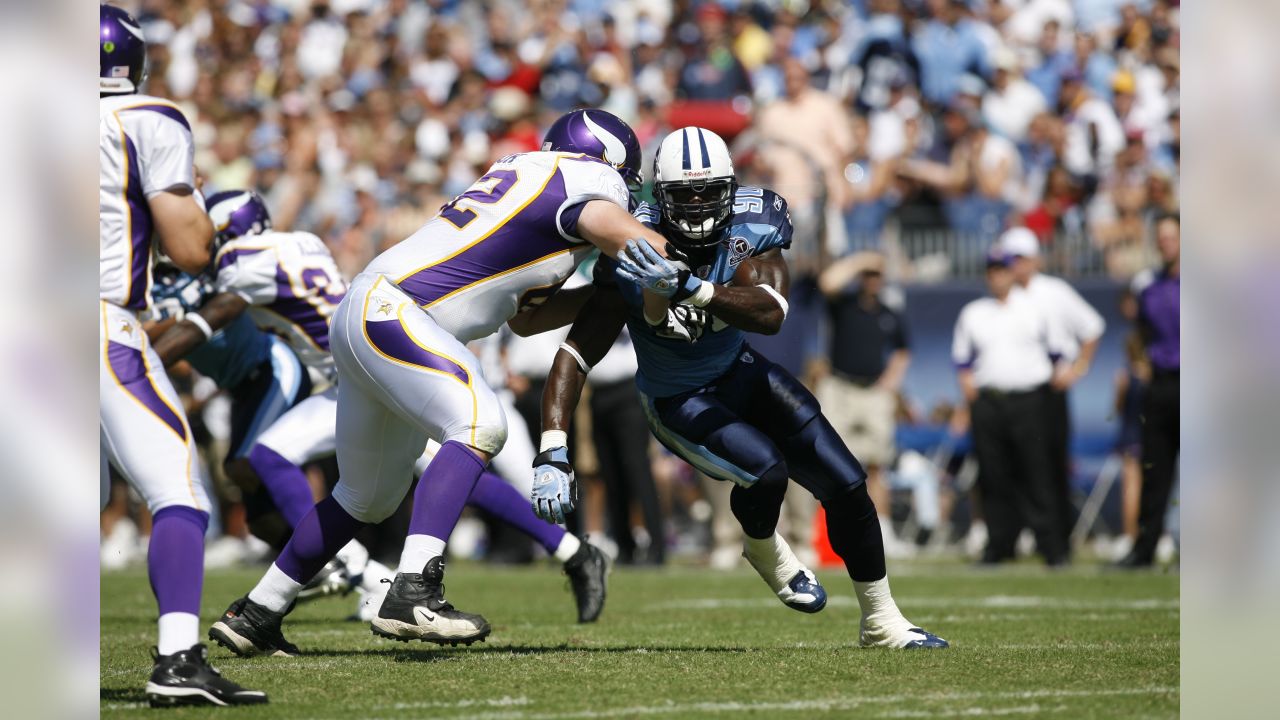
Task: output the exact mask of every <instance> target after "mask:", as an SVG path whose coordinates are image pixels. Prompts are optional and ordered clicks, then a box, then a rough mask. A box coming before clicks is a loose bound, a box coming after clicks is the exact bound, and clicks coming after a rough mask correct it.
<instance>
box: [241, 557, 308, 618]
mask: <svg viewBox="0 0 1280 720" xmlns="http://www.w3.org/2000/svg"><path fill="white" fill-rule="evenodd" d="M301 590H302V583H300V582H298V581H297V580H294V579H293V578H291V577H289V576H288V575H285V574H284V571H283V570H281V569H280V568H279V566H277V565H276V564H275V563H271V567H269V568H267V574H266V575H263V576H262V579H261V580H259V581H258V584H257V585H255V586H254V588H253V589H252V590H250V591H249V599H250V600H252V601H254V602H256V603H258V604H259V605H262V606H263V607H265V608H267V609H268V610H270V611H272V612H284V611H285V608H287V607H289V605H290V604H291V603H292V602H293V599H294V598H296V597H298V592H299V591H301Z"/></svg>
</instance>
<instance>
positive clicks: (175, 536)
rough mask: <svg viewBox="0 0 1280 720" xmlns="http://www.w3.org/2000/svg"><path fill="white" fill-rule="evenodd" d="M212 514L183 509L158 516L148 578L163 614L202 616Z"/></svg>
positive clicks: (153, 528) (149, 548)
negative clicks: (206, 545)
mask: <svg viewBox="0 0 1280 720" xmlns="http://www.w3.org/2000/svg"><path fill="white" fill-rule="evenodd" d="M208 529H209V514H208V513H206V512H203V511H201V510H196V509H195V508H191V507H186V506H183V505H170V506H168V507H165V508H161V509H160V510H159V511H157V512H156V514H155V518H154V519H153V520H152V524H151V542H150V544H149V545H148V546H147V574H148V575H149V576H150V578H151V592H153V593H155V596H156V604H157V605H159V607H160V614H161V615H165V614H167V613H174V612H182V613H191V614H192V615H197V616H198V615H199V614H200V587H201V583H202V582H203V581H204V533H205V531H206V530H208Z"/></svg>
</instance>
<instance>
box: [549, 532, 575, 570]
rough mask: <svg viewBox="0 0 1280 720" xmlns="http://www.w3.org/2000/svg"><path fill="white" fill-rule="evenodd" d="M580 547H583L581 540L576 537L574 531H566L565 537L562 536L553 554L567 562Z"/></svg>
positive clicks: (561, 560)
mask: <svg viewBox="0 0 1280 720" xmlns="http://www.w3.org/2000/svg"><path fill="white" fill-rule="evenodd" d="M580 547H582V541H581V540H579V539H578V538H576V537H574V535H573V533H565V534H564V537H562V538H560V544H559V545H557V546H556V551H555V553H553V554H554V555H555V556H556V559H557V560H559V561H560V562H562V563H566V562H569V558H571V557H573V556H574V554H575V553H577V552H578V548H580Z"/></svg>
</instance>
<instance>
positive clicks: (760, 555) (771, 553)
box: [742, 533, 786, 561]
mask: <svg viewBox="0 0 1280 720" xmlns="http://www.w3.org/2000/svg"><path fill="white" fill-rule="evenodd" d="M778 542H782V543H783V544H786V541H785V540H783V539H782V538H781V537H780V536H779V535H778V533H774V534H772V535H770V536H769V537H767V538H753V537H751V536H750V535H743V536H742V551H743V553H744V554H745V555H747V556H749V557H752V558H755V559H757V560H765V561H771V560H773V559H774V558H775V557H777V555H778V551H777V543H778Z"/></svg>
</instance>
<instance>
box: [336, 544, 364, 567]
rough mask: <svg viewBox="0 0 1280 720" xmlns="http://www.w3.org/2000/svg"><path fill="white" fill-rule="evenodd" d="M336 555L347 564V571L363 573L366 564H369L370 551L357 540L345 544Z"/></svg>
mask: <svg viewBox="0 0 1280 720" xmlns="http://www.w3.org/2000/svg"><path fill="white" fill-rule="evenodd" d="M336 557H337V558H338V559H339V560H341V561H342V562H343V564H344V565H346V566H347V572H349V573H351V574H352V575H359V574H361V573H363V572H364V568H365V566H366V565H368V564H369V551H368V550H366V549H365V547H364V546H363V545H361V544H360V543H359V542H358V541H356V540H352V541H351V542H349V543H347V544H346V545H343V546H342V549H341V550H339V551H338V554H337V556H336Z"/></svg>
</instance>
